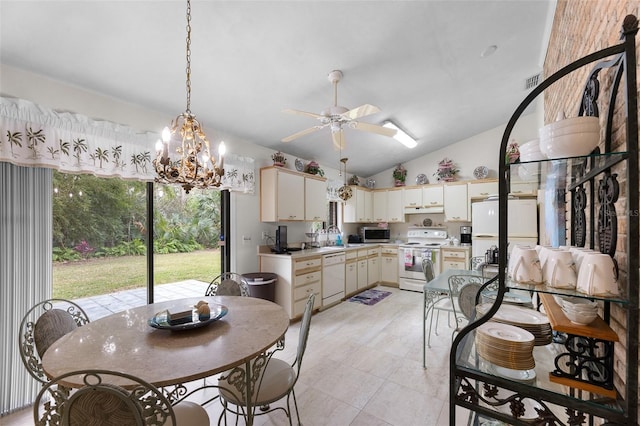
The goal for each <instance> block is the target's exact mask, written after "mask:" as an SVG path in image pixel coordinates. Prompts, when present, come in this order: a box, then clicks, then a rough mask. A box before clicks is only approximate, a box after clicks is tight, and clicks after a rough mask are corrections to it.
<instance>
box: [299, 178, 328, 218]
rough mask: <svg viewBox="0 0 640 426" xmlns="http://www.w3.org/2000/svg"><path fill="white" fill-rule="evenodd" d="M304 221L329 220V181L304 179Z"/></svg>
mask: <svg viewBox="0 0 640 426" xmlns="http://www.w3.org/2000/svg"><path fill="white" fill-rule="evenodd" d="M304 219H305V220H306V221H308V222H318V221H324V220H326V219H327V180H326V179H324V178H318V177H315V176H305V177H304Z"/></svg>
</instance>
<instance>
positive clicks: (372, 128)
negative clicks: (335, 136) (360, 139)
mask: <svg viewBox="0 0 640 426" xmlns="http://www.w3.org/2000/svg"><path fill="white" fill-rule="evenodd" d="M350 124H353V123H350ZM353 128H354V129H356V130H362V131H364V132H371V133H377V134H379V135H383V136H389V137H391V138H392V137H394V136H395V135H396V130H395V129H389V128H387V127H382V126H378V125H377V124H371V123H362V122H360V121H358V122H356V123H355V125H354V126H353Z"/></svg>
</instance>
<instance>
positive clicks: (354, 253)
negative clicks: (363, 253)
mask: <svg viewBox="0 0 640 426" xmlns="http://www.w3.org/2000/svg"><path fill="white" fill-rule="evenodd" d="M345 258H346V259H347V260H351V259H357V258H358V250H347V251H346V252H345Z"/></svg>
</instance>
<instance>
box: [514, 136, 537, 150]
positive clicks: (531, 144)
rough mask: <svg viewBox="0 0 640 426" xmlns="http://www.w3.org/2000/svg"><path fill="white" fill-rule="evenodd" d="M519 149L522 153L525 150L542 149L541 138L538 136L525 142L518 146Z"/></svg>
mask: <svg viewBox="0 0 640 426" xmlns="http://www.w3.org/2000/svg"><path fill="white" fill-rule="evenodd" d="M518 150H519V151H520V154H522V153H523V152H531V151H540V139H539V138H536V139H533V140H530V141H528V142H525V143H523V144H522V145H520V146H519V147H518Z"/></svg>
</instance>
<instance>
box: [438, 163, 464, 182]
mask: <svg viewBox="0 0 640 426" xmlns="http://www.w3.org/2000/svg"><path fill="white" fill-rule="evenodd" d="M459 171H460V170H458V168H457V167H456V165H455V164H454V163H453V161H452V160H449V159H448V158H444V159H443V160H442V161H440V162H439V163H438V171H437V172H435V173H434V174H433V175H434V176H436V177H437V178H438V180H443V181H445V182H453V181H454V180H455V175H456V173H458V172H459Z"/></svg>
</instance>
